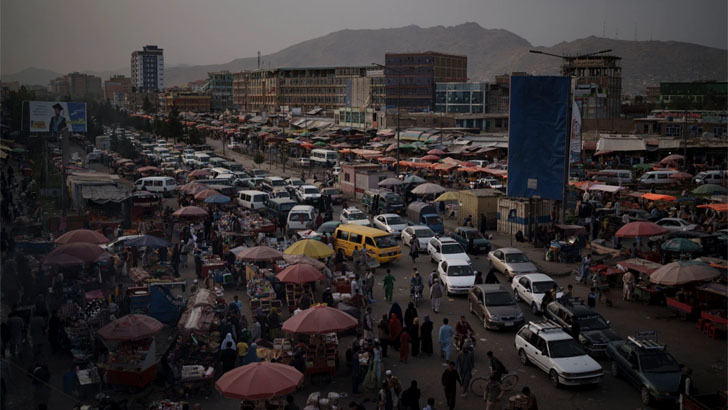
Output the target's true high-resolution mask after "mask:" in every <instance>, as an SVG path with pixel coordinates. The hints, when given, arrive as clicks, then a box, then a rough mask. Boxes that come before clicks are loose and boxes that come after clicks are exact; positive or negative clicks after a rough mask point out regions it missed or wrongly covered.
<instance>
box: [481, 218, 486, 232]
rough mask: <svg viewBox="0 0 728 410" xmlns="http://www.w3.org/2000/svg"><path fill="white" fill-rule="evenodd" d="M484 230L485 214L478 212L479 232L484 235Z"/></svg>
mask: <svg viewBox="0 0 728 410" xmlns="http://www.w3.org/2000/svg"><path fill="white" fill-rule="evenodd" d="M485 231H486V220H485V215H483V214H480V234H481V235H483V236H485Z"/></svg>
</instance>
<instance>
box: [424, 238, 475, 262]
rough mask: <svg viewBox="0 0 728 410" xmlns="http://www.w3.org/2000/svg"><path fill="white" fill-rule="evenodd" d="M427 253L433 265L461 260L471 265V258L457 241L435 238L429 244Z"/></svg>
mask: <svg viewBox="0 0 728 410" xmlns="http://www.w3.org/2000/svg"><path fill="white" fill-rule="evenodd" d="M427 253H428V254H429V255H430V260H431V261H432V262H433V263H440V262H442V261H444V260H448V261H452V260H455V259H460V260H464V261H467V262H468V263H470V257H469V256H468V254H467V253H466V252H465V249H463V247H462V246H460V244H459V243H457V242H455V239H453V238H449V237H447V236H444V237H438V236H436V237H434V238H432V239H430V242H428V243H427Z"/></svg>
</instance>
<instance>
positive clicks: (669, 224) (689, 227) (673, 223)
mask: <svg viewBox="0 0 728 410" xmlns="http://www.w3.org/2000/svg"><path fill="white" fill-rule="evenodd" d="M655 223H656V224H658V225H660V226H661V227H663V228H665V229H667V230H668V231H693V230H695V228H696V225H695V224H691V223H690V222H688V221H686V220H684V219H682V218H662V219H660V220H659V221H657V222H655Z"/></svg>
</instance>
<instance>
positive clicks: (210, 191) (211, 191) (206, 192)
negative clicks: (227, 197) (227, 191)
mask: <svg viewBox="0 0 728 410" xmlns="http://www.w3.org/2000/svg"><path fill="white" fill-rule="evenodd" d="M213 195H220V193H219V192H217V191H215V190H214V189H206V190H204V191H200V192H198V193H196V194H195V200H197V201H204V200H205V199H207V198H209V197H211V196H213Z"/></svg>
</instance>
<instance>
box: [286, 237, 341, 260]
mask: <svg viewBox="0 0 728 410" xmlns="http://www.w3.org/2000/svg"><path fill="white" fill-rule="evenodd" d="M283 253H284V254H286V255H306V256H308V257H310V258H314V259H321V258H327V257H329V256H331V255H333V254H334V250H333V249H331V247H329V245H326V244H325V243H323V242H321V241H317V240H315V239H304V240H302V241H296V242H295V243H294V244H293V245H291V246H289V247H288V249H286V250H285V251H283Z"/></svg>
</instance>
